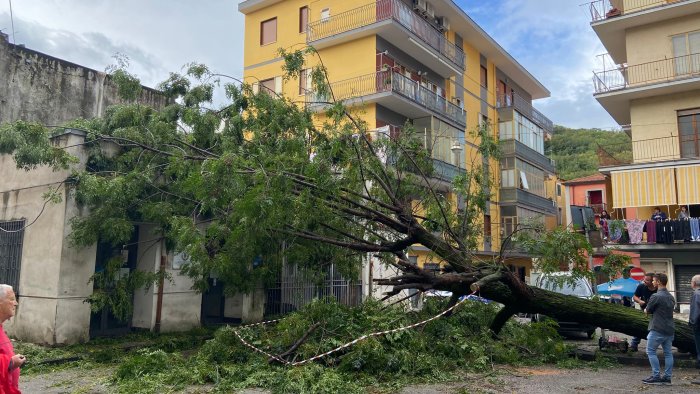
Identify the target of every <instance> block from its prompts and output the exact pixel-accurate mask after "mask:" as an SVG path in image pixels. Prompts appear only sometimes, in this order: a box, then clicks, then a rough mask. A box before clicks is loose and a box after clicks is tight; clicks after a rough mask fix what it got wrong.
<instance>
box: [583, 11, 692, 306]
mask: <svg viewBox="0 0 700 394" xmlns="http://www.w3.org/2000/svg"><path fill="white" fill-rule="evenodd" d="M590 11H591V17H592V21H591V27H592V28H593V31H594V32H595V33H596V34H597V35H598V37H599V38H600V41H601V42H602V43H603V45H604V46H605V48H606V49H607V51H608V54H607V55H605V57H602V58H601V59H602V60H603V63H602V69H601V70H597V71H595V72H594V80H593V81H594V97H595V98H596V99H597V100H598V102H599V103H600V104H601V105H602V106H603V108H605V109H606V110H607V111H608V113H609V114H610V115H611V116H612V117H613V119H615V121H616V122H617V123H618V124H619V125H620V126H622V127H623V129H624V130H625V131H626V132H627V133H628V135H629V136H630V137H631V139H632V150H633V158H632V160H631V161H630V160H619V159H618V158H615V157H614V156H613V155H607V154H606V152H605V147H602V152H603V153H604V155H603V156H604V157H602V158H603V159H604V160H603V161H602V162H601V165H602V168H601V169H600V170H601V172H602V173H604V174H606V175H609V176H610V180H611V187H612V205H613V206H612V207H611V208H612V210H611V211H612V212H614V213H613V215H614V216H616V217H617V218H625V219H628V220H634V219H644V220H648V219H650V217H651V214H652V212H653V210H654V207H659V208H661V210H662V211H663V212H665V213H666V214H667V215H668V218H669V219H671V221H667V222H666V223H671V224H674V223H675V224H676V225H677V228H680V229H681V232H678V231H674V236H673V239H672V240H671V239H665V240H664V241H663V242H662V241H660V240H659V239H658V237H656V238H657V239H656V241H655V242H652V241H654V239H653V238H654V237H653V236H652V237H651V238H650V234H649V231H645V233H644V234H643V237H642V240H641V242H639V243H636V244H626V245H617V246H616V247H619V248H621V249H624V250H628V251H634V252H638V253H640V257H641V266H642V268H643V269H645V270H646V271H653V272H665V273H667V274H668V275H669V278H670V280H671V283H670V286H669V287H670V290H672V291H673V292H674V293H675V296H676V298H677V299H678V301H679V302H680V303H681V304H683V303H686V304H687V303H688V301H689V298H690V294H691V292H690V287H689V286H688V283H689V281H690V278H691V277H692V275H694V274H698V273H700V260H699V259H698V253H700V242H698V241H697V238H698V237H697V234H696V231H695V227H696V226H695V223H694V222H695V221H694V219H690V220H688V222H690V224H691V225H692V226H691V227H690V230H691V231H690V233H685V230H683V228H684V226H686V223H684V222H682V221H678V222H676V221H674V220H675V219H677V218H678V216H679V213H680V210H681V207H683V206H685V207H686V208H687V210H688V211H689V214H690V217H691V218H698V217H700V0H598V1H594V2H592V3H590ZM665 228H666V227H665ZM668 228H670V227H668ZM646 229H647V227H646V226H645V230H646Z"/></svg>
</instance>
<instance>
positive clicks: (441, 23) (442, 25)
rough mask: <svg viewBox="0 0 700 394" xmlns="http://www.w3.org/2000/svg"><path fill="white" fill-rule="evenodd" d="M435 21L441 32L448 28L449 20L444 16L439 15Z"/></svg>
mask: <svg viewBox="0 0 700 394" xmlns="http://www.w3.org/2000/svg"><path fill="white" fill-rule="evenodd" d="M435 22H436V23H437V27H438V30H440V31H443V32H444V31H447V30H450V22H449V21H448V20H447V18H446V17H444V16H440V17H438V18H436V19H435Z"/></svg>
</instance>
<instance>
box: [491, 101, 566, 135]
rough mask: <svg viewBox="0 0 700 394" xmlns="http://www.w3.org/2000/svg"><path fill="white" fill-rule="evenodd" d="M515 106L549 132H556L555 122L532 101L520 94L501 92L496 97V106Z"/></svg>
mask: <svg viewBox="0 0 700 394" xmlns="http://www.w3.org/2000/svg"><path fill="white" fill-rule="evenodd" d="M508 107H513V108H515V110H516V111H518V112H520V114H521V115H523V116H525V117H526V118H528V119H530V120H531V121H533V122H534V123H535V124H537V125H538V126H540V127H541V128H543V129H544V130H545V131H547V132H548V133H550V134H551V133H553V132H554V123H553V122H552V121H551V120H549V118H548V117H546V116H545V115H544V114H543V113H542V112H540V111H538V110H536V109H535V107H533V106H532V104H530V102H529V101H528V100H526V99H524V98H523V97H521V96H520V95H518V94H512V95H509V94H499V95H498V97H497V98H496V108H508Z"/></svg>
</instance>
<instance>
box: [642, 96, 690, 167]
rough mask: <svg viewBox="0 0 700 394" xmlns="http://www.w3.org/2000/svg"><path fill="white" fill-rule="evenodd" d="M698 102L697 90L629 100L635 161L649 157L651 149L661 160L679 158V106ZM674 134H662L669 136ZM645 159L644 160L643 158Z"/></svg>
mask: <svg viewBox="0 0 700 394" xmlns="http://www.w3.org/2000/svg"><path fill="white" fill-rule="evenodd" d="M698 106H700V91H692V92H685V93H677V94H672V95H666V96H655V97H649V98H644V99H638V100H634V101H632V102H631V103H630V115H631V119H632V140H633V141H640V140H645V141H641V142H636V143H635V144H634V152H633V154H634V159H635V161H637V162H639V161H649V159H648V157H649V156H650V152H655V153H656V156H662V157H661V160H669V159H676V158H680V152H679V141H678V115H677V111H678V110H683V109H688V108H697V107H698ZM671 136H674V137H675V138H663V137H671ZM645 159H646V160H645Z"/></svg>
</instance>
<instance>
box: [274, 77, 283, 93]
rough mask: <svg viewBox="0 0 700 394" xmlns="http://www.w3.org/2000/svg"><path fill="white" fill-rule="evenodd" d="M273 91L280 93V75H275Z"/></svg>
mask: <svg viewBox="0 0 700 394" xmlns="http://www.w3.org/2000/svg"><path fill="white" fill-rule="evenodd" d="M275 93H277V94H282V77H275Z"/></svg>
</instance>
